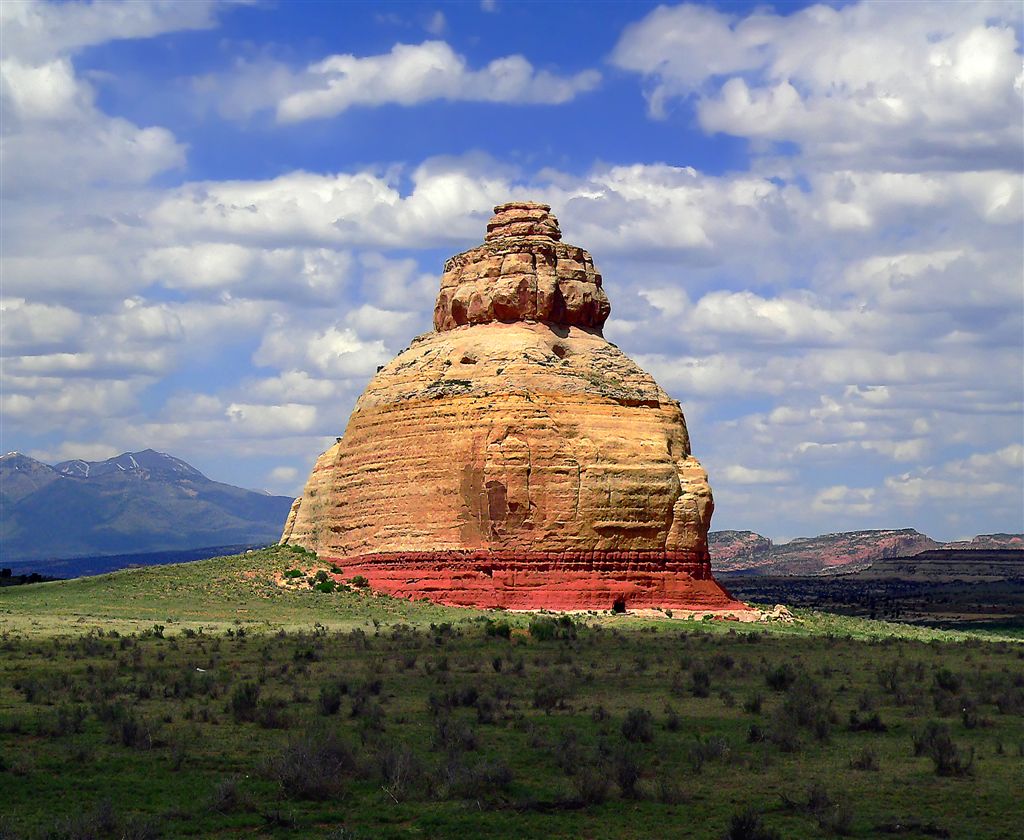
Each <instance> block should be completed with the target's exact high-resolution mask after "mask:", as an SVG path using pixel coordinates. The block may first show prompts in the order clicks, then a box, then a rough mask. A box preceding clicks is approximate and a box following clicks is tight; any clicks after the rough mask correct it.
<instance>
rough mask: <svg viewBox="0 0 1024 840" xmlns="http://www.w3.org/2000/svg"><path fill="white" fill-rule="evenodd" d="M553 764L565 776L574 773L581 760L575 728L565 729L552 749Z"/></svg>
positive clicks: (581, 752)
mask: <svg viewBox="0 0 1024 840" xmlns="http://www.w3.org/2000/svg"><path fill="white" fill-rule="evenodd" d="M553 752H554V757H555V764H557V765H558V767H559V769H560V770H561V771H562V772H563V773H565V775H566V776H573V775H575V773H576V771H577V770H578V769H579V764H580V762H581V761H582V760H583V751H582V749H581V747H580V742H579V734H578V733H577V732H576V730H575V729H567V730H565V731H564V732H563V733H562V735H561V737H560V738H559V739H558V743H557V744H555V746H554V749H553Z"/></svg>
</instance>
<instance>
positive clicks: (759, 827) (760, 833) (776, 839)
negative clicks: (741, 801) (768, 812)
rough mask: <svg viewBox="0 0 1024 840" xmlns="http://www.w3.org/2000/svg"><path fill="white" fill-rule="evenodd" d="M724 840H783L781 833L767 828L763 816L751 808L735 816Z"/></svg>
mask: <svg viewBox="0 0 1024 840" xmlns="http://www.w3.org/2000/svg"><path fill="white" fill-rule="evenodd" d="M722 840H781V838H780V836H779V833H778V832H777V831H773V830H772V829H770V828H768V827H766V826H765V824H764V822H763V821H762V819H761V815H760V814H758V813H757V811H754V810H753V809H751V808H748V809H746V810H744V811H741V812H739V813H738V814H733V815H732V818H731V819H730V820H729V827H728V828H727V829H726V831H725V833H724V834H723V835H722Z"/></svg>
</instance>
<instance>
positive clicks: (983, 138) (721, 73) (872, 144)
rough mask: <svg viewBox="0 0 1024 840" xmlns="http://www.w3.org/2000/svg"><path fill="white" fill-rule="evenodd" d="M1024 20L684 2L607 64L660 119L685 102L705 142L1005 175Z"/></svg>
mask: <svg viewBox="0 0 1024 840" xmlns="http://www.w3.org/2000/svg"><path fill="white" fill-rule="evenodd" d="M1021 17H1022V13H1021V9H1020V6H1019V5H1018V4H1012V3H1000V2H978V3H945V2H930V3H922V2H919V3H912V4H910V3H871V2H858V3H851V4H848V5H844V6H842V7H840V8H832V7H829V6H825V5H815V6H809V7H807V8H804V9H800V10H799V11H795V12H792V13H790V14H778V13H775V12H772V11H769V10H766V9H755V10H753V11H751V12H750V13H749V14H746V15H745V16H739V15H734V14H728V13H725V12H719V11H717V10H714V9H711V8H708V7H706V6H698V5H694V4H690V3H685V4H683V5H680V6H674V7H668V6H659V7H658V8H657V9H656V10H654V11H653V12H651V13H650V14H648V15H647V16H645V17H644V18H643V19H642V20H640V21H638V22H637V23H635V24H633V25H631V26H630V27H628V28H627V29H626V30H625V32H624V33H623V34H622V37H621V38H620V40H619V42H618V44H617V45H616V47H615V49H614V51H613V53H612V62H613V63H614V64H615V65H617V66H618V67H621V68H623V69H626V70H632V71H635V72H637V73H640V74H642V75H643V76H644V78H645V80H646V82H647V85H648V88H647V96H648V102H649V105H650V109H651V111H652V113H654V114H655V115H657V116H663V115H664V114H665V112H666V109H667V107H668V103H669V102H670V101H672V100H673V99H679V98H685V97H696V108H697V115H698V119H699V120H700V124H701V126H702V127H703V128H704V130H705V131H708V132H724V133H728V134H734V135H737V136H742V137H750V138H765V139H769V140H789V141H795V142H797V143H799V144H801V146H802V148H803V149H804V150H805V152H808V153H811V154H814V155H820V156H823V157H830V158H842V159H847V160H853V159H857V160H861V161H866V160H872V161H873V162H874V164H875V165H878V164H879V163H881V162H883V161H885V162H888V163H889V164H895V163H897V162H898V164H899V166H901V167H906V166H915V167H916V166H921V165H930V166H935V167H937V168H949V167H952V168H964V167H965V166H966V167H969V168H972V169H976V168H977V169H985V168H1004V167H1006V166H1012V165H1015V164H1018V163H1019V157H1020V147H1021V137H1020V130H1019V129H1020V120H1021V102H1020V85H1021V60H1020V52H1019V44H1018V41H1017V31H1018V29H1019V27H1020V24H1021ZM825 44H827V47H824V48H823V46H822V45H825Z"/></svg>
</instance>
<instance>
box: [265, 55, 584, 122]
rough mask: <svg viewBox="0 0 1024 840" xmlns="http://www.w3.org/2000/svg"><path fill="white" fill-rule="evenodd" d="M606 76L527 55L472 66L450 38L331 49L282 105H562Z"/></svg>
mask: <svg viewBox="0 0 1024 840" xmlns="http://www.w3.org/2000/svg"><path fill="white" fill-rule="evenodd" d="M599 81H600V74H598V73H597V72H596V71H594V70H586V71H583V72H581V73H577V74H576V75H574V76H568V77H563V76H557V75H555V74H553V73H549V72H547V71H546V70H537V69H535V68H534V67H533V65H532V64H530V62H529V61H527V60H526V59H525V58H524V57H523V56H521V55H510V56H505V57H504V58H498V59H495V60H494V61H492V62H490V63H489V64H488V65H487V66H486V67H483V68H482V69H480V70H472V69H470V68H469V67H468V66H467V64H466V60H465V58H464V57H462V56H461V55H459V54H457V53H456V52H455V51H454V50H453V49H452V48H451V47H450V46H449V45H448V44H446V43H445V42H444V41H425V42H424V43H422V44H396V45H395V46H394V47H393V48H392V49H391V51H390V52H388V53H384V54H382V55H373V56H364V57H359V56H355V55H332V56H329V57H328V58H325V59H323V60H322V61H318V62H316V63H315V64H311V65H310V66H309V67H307V68H306V70H305V72H304V73H303V74H302V75H301V76H300V77H298V79H297V80H296V82H297V86H298V87H299V89H298V90H295V91H294V92H292V93H289V94H288V95H287V96H285V97H284V98H283V99H281V100H280V102H278V103H277V109H276V111H277V118H278V120H280V121H281V122H298V121H301V120H308V119H316V118H322V117H333V116H336V115H337V114H340V113H342V112H344V111H346V110H348V109H349V108H352V107H354V106H357V105H364V106H365V105H385V104H396V105H414V104H416V103H419V102H428V101H431V100H437V99H445V100H449V101H455V100H465V101H475V102H519V103H534V104H550V105H557V104H559V103H562V102H568V101H569V100H570V99H573V98H574V97H576V96H577V95H578V94H580V93H585V92H587V91H590V90H593V89H594V88H595V87H597V84H598V82H599Z"/></svg>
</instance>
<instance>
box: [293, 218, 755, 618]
mask: <svg viewBox="0 0 1024 840" xmlns="http://www.w3.org/2000/svg"><path fill="white" fill-rule="evenodd" d="M495 212H496V215H495V217H494V219H492V221H491V223H490V224H489V225H488V234H487V241H486V242H485V243H484V244H483V245H482V246H480V247H478V248H474V249H472V250H470V251H467V252H465V253H463V254H459V255H458V256H456V257H453V258H452V259H451V260H449V261H448V262H447V264H446V266H445V272H444V275H443V277H442V280H441V290H440V293H439V295H438V301H437V307H436V308H435V320H434V322H435V332H433V333H429V334H426V335H423V336H420V337H419V338H417V339H415V340H414V341H413V342H412V344H411V346H410V347H409V348H408V349H407V350H405V351H404V352H402V353H401V354H399V356H398V357H397V358H395V359H394V360H393V361H392V362H391V363H390V364H388V365H386V366H385V367H384V368H383V369H382V370H381V371H379V373H378V374H377V376H375V377H374V379H373V380H372V381H371V382H370V384H369V386H368V387H367V389H366V391H365V392H364V393H363V395H362V397H361V398H360V399H359V401H358V402H357V404H356V407H355V410H354V411H353V413H352V416H351V418H350V420H349V424H348V427H347V429H346V431H345V435H344V437H343V438H342V439H341V440H340V441H339V442H338V444H336V445H335V446H333V447H331V448H330V449H329V450H327V452H325V453H324V454H323V455H321V457H320V458H319V460H318V461H317V464H316V466H315V468H314V470H313V473H312V475H311V476H310V479H309V482H308V484H307V486H306V489H305V491H304V493H303V496H302V498H301V499H300V500H298V502H297V503H296V506H295V508H294V509H293V511H292V514H291V515H290V516H289V519H288V523H287V525H286V527H285V532H284V535H283V537H282V541H284V542H290V543H297V544H300V545H304V546H306V547H308V548H311V549H314V550H316V551H317V552H318V553H319V554H320V555H321V556H322V557H328V558H331V559H332V560H333V561H334V562H336V563H338V564H339V565H341V566H342V567H343V568H344V575H346V576H350V575H352V574H355V573H360V574H364V575H365V576H366V577H367V578H368V579H369V580H370V581H371V584H372V585H373V586H374V587H375V588H377V589H380V590H383V591H386V592H390V593H393V594H398V595H404V596H408V597H421V596H427V597H430V598H432V599H434V600H439V601H443V602H446V603H456V604H474V605H480V606H506V607H523V608H536V607H550V608H560V609H569V608H579V609H584V608H602V609H608V608H611V607H612V606H613V605H614V604H615V603H616V602H618V603H620V604H625V605H626V606H628V607H634V606H663V607H677V608H678V607H692V608H695V609H700V608H705V609H736V608H741V607H742V605H740V604H738V603H736V602H735V601H733V600H732V599H731V598H730V597H729V596H728V595H727V594H726V593H725V592H724V591H723V590H721V589H720V588H719V587H718V585H717V584H716V583H715V582H714V581H713V579H712V578H711V574H710V564H709V558H708V550H707V531H708V526H709V524H710V520H711V514H712V511H713V509H714V504H713V500H712V496H711V490H710V487H709V486H708V481H707V475H706V473H705V472H704V470H703V468H702V467H701V466H700V464H699V462H698V461H697V460H696V459H695V458H694V457H693V456H692V455H691V452H690V441H689V437H688V435H687V431H686V425H685V422H684V420H683V415H682V412H681V410H680V407H679V404H678V403H677V402H676V401H674V400H672V399H671V398H670V397H669V396H668V395H667V394H666V393H665V392H664V391H663V390H662V389H661V388H660V387H658V385H657V383H656V382H655V381H654V380H653V378H652V377H651V376H650V375H649V374H647V373H646V372H644V371H643V370H641V369H640V368H639V367H638V366H637V365H636V364H635V363H634V362H633V361H632V360H631V359H629V358H628V357H627V356H626V355H625V354H623V353H622V352H621V351H620V350H619V349H618V348H617V347H615V346H614V345H612V344H609V343H608V342H607V341H606V340H605V339H604V338H603V336H602V335H601V332H600V328H601V326H602V325H603V324H604V321H605V319H606V318H607V316H608V313H609V311H610V306H609V304H608V299H607V297H606V296H605V293H604V291H603V288H602V281H601V277H600V275H599V274H597V272H596V270H595V269H594V264H593V260H592V259H591V258H590V255H589V254H587V253H586V252H585V251H583V250H582V249H580V248H575V247H573V246H571V245H566V244H564V243H562V242H560V241H559V240H560V233H559V232H558V227H557V222H556V221H555V220H554V217H553V216H551V214H550V210H549V208H547V207H546V206H544V205H533V204H511V205H500V206H499V207H497V208H495Z"/></svg>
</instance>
